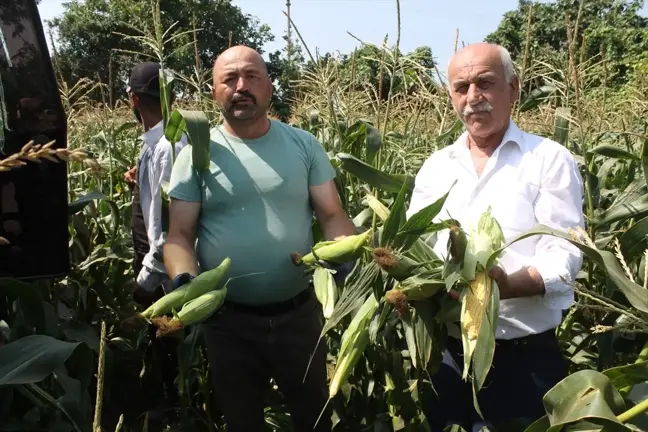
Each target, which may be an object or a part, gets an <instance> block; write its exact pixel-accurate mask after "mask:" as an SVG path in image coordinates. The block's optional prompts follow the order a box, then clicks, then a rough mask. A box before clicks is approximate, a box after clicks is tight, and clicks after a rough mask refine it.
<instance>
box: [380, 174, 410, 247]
mask: <svg viewBox="0 0 648 432" xmlns="http://www.w3.org/2000/svg"><path fill="white" fill-rule="evenodd" d="M407 195H408V193H407V185H406V184H405V183H403V184H402V185H401V190H400V192H399V193H398V196H397V197H396V200H395V201H394V204H393V205H392V207H391V210H390V212H389V216H388V217H387V220H386V221H385V224H384V225H383V231H382V235H381V238H380V245H381V246H383V247H385V246H389V245H390V244H391V243H392V242H393V243H394V246H396V247H398V244H397V243H396V241H395V240H396V235H397V234H398V231H399V228H400V227H401V226H402V225H403V222H404V221H405V217H406V216H405V201H406V199H407Z"/></svg>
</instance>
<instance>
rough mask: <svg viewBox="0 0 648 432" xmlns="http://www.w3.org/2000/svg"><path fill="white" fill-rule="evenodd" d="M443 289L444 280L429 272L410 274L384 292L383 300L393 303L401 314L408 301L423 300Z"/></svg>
mask: <svg viewBox="0 0 648 432" xmlns="http://www.w3.org/2000/svg"><path fill="white" fill-rule="evenodd" d="M444 289H445V281H444V280H443V279H442V278H440V277H439V276H438V274H437V275H436V277H435V275H434V274H432V273H431V272H428V273H422V274H420V275H414V276H411V277H409V278H407V279H405V280H403V281H400V282H398V283H397V284H396V285H395V286H394V288H392V289H391V290H389V291H387V292H386V293H385V300H386V301H387V302H388V303H390V304H392V305H394V307H395V308H396V310H397V311H398V313H399V314H400V315H401V316H402V315H404V314H405V311H406V309H407V307H408V303H409V301H417V300H425V299H427V298H430V297H432V296H434V295H436V294H438V293H439V292H441V291H443V290H444Z"/></svg>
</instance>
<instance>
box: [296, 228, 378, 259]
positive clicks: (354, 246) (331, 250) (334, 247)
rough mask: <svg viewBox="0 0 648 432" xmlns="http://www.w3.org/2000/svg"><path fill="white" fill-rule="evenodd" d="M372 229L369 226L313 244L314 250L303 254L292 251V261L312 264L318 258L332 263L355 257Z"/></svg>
mask: <svg viewBox="0 0 648 432" xmlns="http://www.w3.org/2000/svg"><path fill="white" fill-rule="evenodd" d="M372 231H373V229H371V228H369V229H368V230H367V231H365V232H364V233H362V234H355V235H350V236H348V237H345V238H343V239H341V240H337V241H333V242H331V241H330V240H329V241H327V242H326V244H324V245H315V246H313V251H314V252H310V253H309V254H307V255H304V256H300V255H299V254H298V253H297V252H294V253H293V254H292V259H293V263H294V264H295V265H300V264H305V265H313V264H315V263H316V262H317V261H318V260H324V261H327V262H330V263H334V264H342V263H345V262H348V261H352V260H354V259H357V258H358V257H359V256H360V254H362V250H363V249H362V246H364V244H365V243H366V241H367V239H368V238H369V236H370V235H371V233H372ZM315 255H317V257H316V256H315Z"/></svg>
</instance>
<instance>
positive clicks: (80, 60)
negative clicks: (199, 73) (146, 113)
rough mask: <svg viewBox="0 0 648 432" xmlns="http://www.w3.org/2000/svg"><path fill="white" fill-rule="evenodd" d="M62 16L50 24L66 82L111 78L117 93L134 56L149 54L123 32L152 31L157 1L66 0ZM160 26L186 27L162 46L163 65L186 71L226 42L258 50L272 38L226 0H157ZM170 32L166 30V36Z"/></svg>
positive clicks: (208, 60)
mask: <svg viewBox="0 0 648 432" xmlns="http://www.w3.org/2000/svg"><path fill="white" fill-rule="evenodd" d="M64 6H65V11H64V13H63V15H62V16H61V17H58V18H55V19H53V20H52V21H51V22H50V23H49V24H50V26H51V27H52V28H53V29H54V30H56V32H57V33H58V43H57V56H56V58H57V64H58V66H59V69H60V71H61V73H62V75H63V77H62V78H63V79H65V80H66V81H67V82H68V83H73V82H75V81H77V80H78V79H80V78H90V79H93V80H97V79H98V80H100V81H101V82H102V83H104V84H110V88H111V91H112V92H113V94H117V95H121V94H123V90H124V82H125V81H126V78H127V76H128V71H129V69H130V68H131V67H132V65H133V64H134V63H135V62H136V61H140V60H144V59H147V57H145V56H142V55H137V54H129V53H126V54H124V52H123V51H128V52H132V53H136V52H142V51H144V52H146V53H147V54H149V55H150V54H152V50H150V49H146V47H143V46H142V44H140V43H138V41H136V40H134V39H131V38H125V37H124V36H122V34H126V35H141V34H142V32H146V33H149V34H154V28H153V16H154V14H153V11H154V7H155V3H154V2H152V1H142V0H110V1H109V0H85V1H83V2H82V1H80V0H71V1H70V2H69V3H64ZM159 10H160V15H159V16H160V26H161V28H162V29H163V31H165V30H166V29H168V28H169V27H171V26H172V25H173V24H174V23H176V22H177V24H176V25H175V27H174V28H173V29H172V31H171V34H173V33H178V34H179V33H182V32H186V31H189V30H192V29H197V33H196V37H195V44H194V43H192V42H194V38H193V34H191V33H185V34H182V35H180V36H179V37H177V38H175V39H173V40H172V41H170V43H169V44H168V46H165V51H166V53H167V54H170V53H172V52H174V51H175V52H174V54H175V55H173V56H172V57H170V58H168V59H167V66H168V67H170V68H172V69H174V70H176V71H178V72H180V73H182V74H184V75H187V76H188V75H191V74H192V73H194V67H195V66H198V68H199V69H202V68H210V67H211V65H212V63H213V60H214V58H215V57H216V56H217V55H218V53H219V52H221V51H222V50H224V49H226V48H227V47H228V46H230V44H232V45H236V44H245V45H248V46H250V47H252V48H254V49H257V50H258V51H259V52H263V50H262V46H263V45H264V44H265V43H266V42H268V41H271V40H273V36H272V34H271V33H270V29H269V27H268V26H267V25H261V24H260V23H259V21H258V19H256V18H255V17H253V16H251V15H249V14H244V13H243V12H242V11H241V9H240V8H239V7H237V6H234V5H233V4H232V3H231V2H230V1H229V0H159ZM169 37H170V35H167V39H168V38H169Z"/></svg>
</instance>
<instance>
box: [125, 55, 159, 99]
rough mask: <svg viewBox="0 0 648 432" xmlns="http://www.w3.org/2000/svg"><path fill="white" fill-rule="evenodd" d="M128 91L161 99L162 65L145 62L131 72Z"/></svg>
mask: <svg viewBox="0 0 648 432" xmlns="http://www.w3.org/2000/svg"><path fill="white" fill-rule="evenodd" d="M126 91H127V92H133V93H144V94H148V95H151V96H157V97H159V96H160V64H159V63H155V62H144V63H140V64H138V65H137V66H135V67H134V68H133V70H132V71H131V76H130V79H129V80H128V87H127V88H126Z"/></svg>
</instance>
